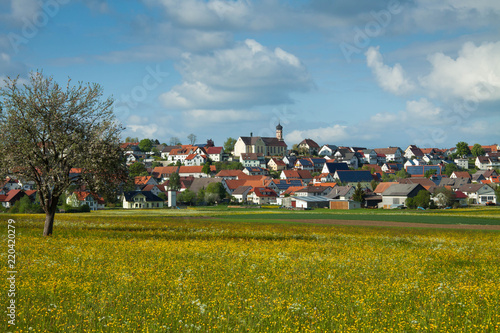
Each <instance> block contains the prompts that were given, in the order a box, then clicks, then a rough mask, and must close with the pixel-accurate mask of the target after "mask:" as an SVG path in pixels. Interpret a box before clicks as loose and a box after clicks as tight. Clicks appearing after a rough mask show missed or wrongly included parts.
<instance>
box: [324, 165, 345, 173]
mask: <svg viewBox="0 0 500 333" xmlns="http://www.w3.org/2000/svg"><path fill="white" fill-rule="evenodd" d="M337 170H349V165H347V163H344V162H341V163H338V162H326V163H325V164H324V165H323V170H321V173H331V174H334V173H335V171H337Z"/></svg>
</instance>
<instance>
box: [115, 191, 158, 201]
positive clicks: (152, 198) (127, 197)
mask: <svg viewBox="0 0 500 333" xmlns="http://www.w3.org/2000/svg"><path fill="white" fill-rule="evenodd" d="M139 194H142V195H143V196H144V197H145V199H146V202H152V201H153V202H156V201H162V202H163V199H162V198H160V197H158V196H156V195H154V194H153V193H151V192H146V191H131V192H125V193H123V196H124V197H125V200H126V201H133V200H134V197H135V196H137V195H139Z"/></svg>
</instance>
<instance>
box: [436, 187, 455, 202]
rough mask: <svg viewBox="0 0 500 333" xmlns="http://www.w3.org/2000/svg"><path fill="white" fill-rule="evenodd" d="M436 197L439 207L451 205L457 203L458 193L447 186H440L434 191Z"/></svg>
mask: <svg viewBox="0 0 500 333" xmlns="http://www.w3.org/2000/svg"><path fill="white" fill-rule="evenodd" d="M434 197H437V198H438V199H437V200H436V204H437V205H438V206H439V207H451V206H453V204H454V203H455V198H456V195H455V193H454V192H453V191H452V190H449V189H447V188H445V187H439V188H437V189H436V191H435V192H434Z"/></svg>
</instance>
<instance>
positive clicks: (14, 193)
mask: <svg viewBox="0 0 500 333" xmlns="http://www.w3.org/2000/svg"><path fill="white" fill-rule="evenodd" d="M23 195H24V192H23V191H22V190H10V191H9V192H8V193H7V194H6V195H0V202H11V201H12V200H14V199H16V198H17V197H19V196H23Z"/></svg>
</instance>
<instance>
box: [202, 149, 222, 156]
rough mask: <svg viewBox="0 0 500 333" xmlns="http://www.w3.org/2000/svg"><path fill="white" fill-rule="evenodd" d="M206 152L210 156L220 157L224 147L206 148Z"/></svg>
mask: <svg viewBox="0 0 500 333" xmlns="http://www.w3.org/2000/svg"><path fill="white" fill-rule="evenodd" d="M205 151H206V153H207V154H208V155H219V154H222V151H223V150H222V147H209V148H205Z"/></svg>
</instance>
